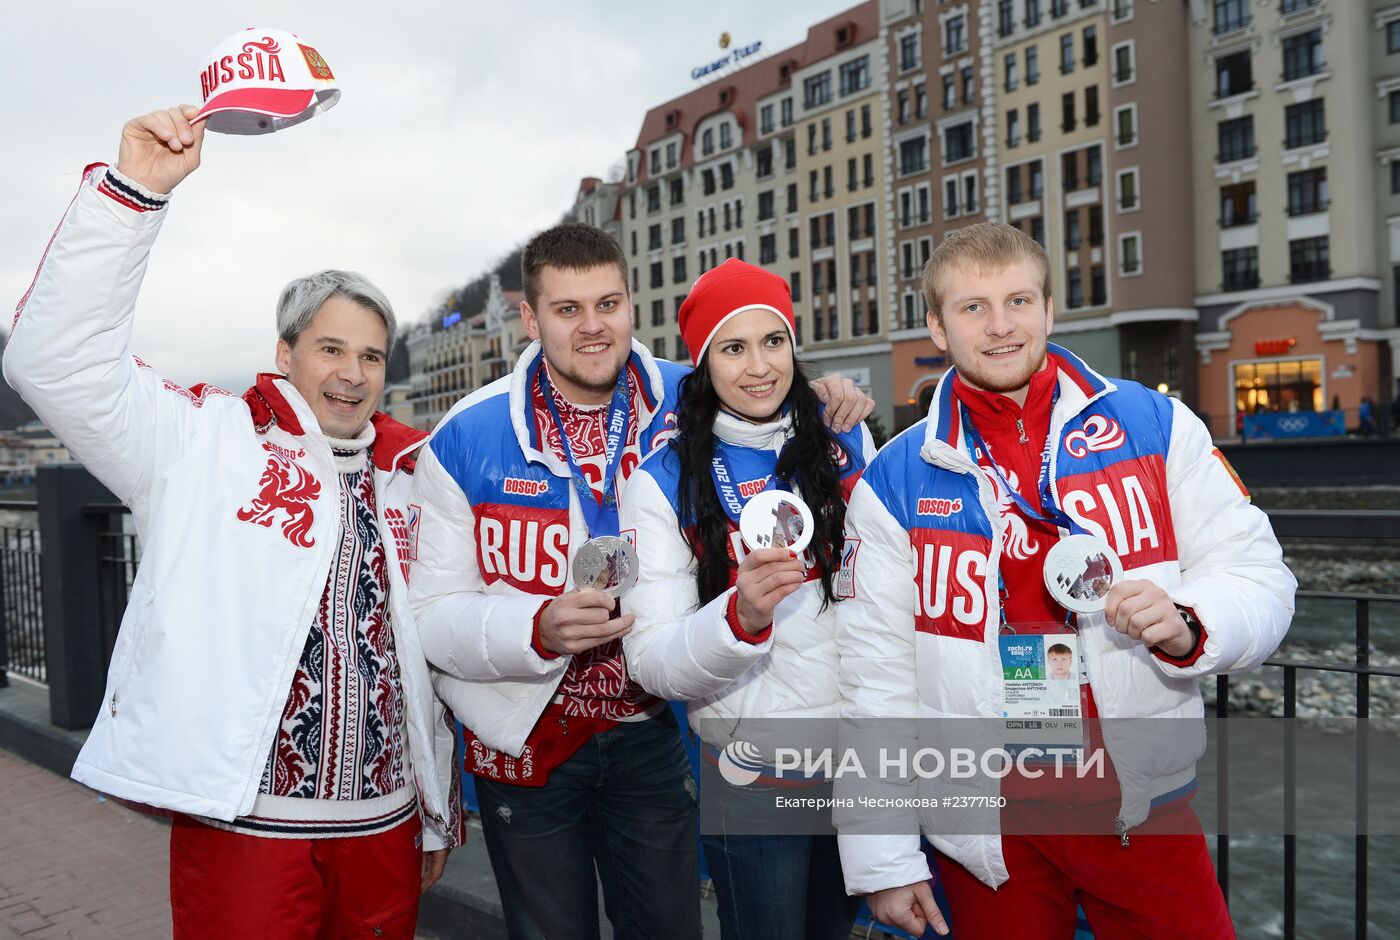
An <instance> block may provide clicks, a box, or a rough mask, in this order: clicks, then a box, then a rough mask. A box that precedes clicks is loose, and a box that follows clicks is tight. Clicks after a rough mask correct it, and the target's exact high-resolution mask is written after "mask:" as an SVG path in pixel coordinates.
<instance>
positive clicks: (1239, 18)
mask: <svg viewBox="0 0 1400 940" xmlns="http://www.w3.org/2000/svg"><path fill="white" fill-rule="evenodd" d="M1248 25H1249V4H1248V3H1247V2H1246V0H1215V34H1216V35H1217V36H1218V35H1220V34H1221V33H1228V32H1232V31H1234V30H1237V29H1243V28H1244V27H1245V26H1248Z"/></svg>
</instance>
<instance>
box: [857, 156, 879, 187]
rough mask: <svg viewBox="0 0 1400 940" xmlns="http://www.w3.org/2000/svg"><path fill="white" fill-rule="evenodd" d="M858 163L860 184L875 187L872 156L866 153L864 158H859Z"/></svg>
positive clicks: (873, 158) (873, 159)
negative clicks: (859, 164)
mask: <svg viewBox="0 0 1400 940" xmlns="http://www.w3.org/2000/svg"><path fill="white" fill-rule="evenodd" d="M860 163H861V182H862V183H863V184H864V185H866V186H874V185H875V157H874V156H873V155H871V154H868V153H867V154H865V155H864V156H862V157H861V158H860Z"/></svg>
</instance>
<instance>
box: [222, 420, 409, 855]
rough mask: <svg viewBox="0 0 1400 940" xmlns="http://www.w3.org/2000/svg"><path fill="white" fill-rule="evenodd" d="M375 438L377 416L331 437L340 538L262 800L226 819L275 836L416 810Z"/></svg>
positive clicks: (335, 831)
mask: <svg viewBox="0 0 1400 940" xmlns="http://www.w3.org/2000/svg"><path fill="white" fill-rule="evenodd" d="M373 441H374V427H373V426H372V425H371V426H368V427H366V428H365V431H364V433H363V434H361V435H360V437H358V438H356V439H355V440H349V441H345V440H335V439H330V444H331V447H332V450H333V452H334V454H335V460H336V466H337V470H338V471H339V474H340V481H339V482H340V530H339V542H338V545H337V548H336V551H335V555H334V558H333V560H332V562H331V568H330V575H329V577H328V578H327V580H326V585H325V588H324V590H323V591H322V594H321V602H320V604H318V605H317V608H316V616H315V619H314V621H313V622H312V623H311V625H310V629H309V631H308V633H307V638H306V645H305V646H304V648H303V649H302V653H301V660H300V662H299V663H298V664H297V671H296V675H295V676H294V678H293V679H292V686H291V689H290V690H289V692H288V695H287V704H286V706H285V707H284V708H283V710H282V721H281V725H280V726H279V728H278V731H277V739H276V742H275V744H274V745H273V749H272V753H271V754H269V755H268V762H267V766H266V768H265V770H264V771H263V779H262V786H261V788H260V790H259V795H258V798H257V801H256V802H255V803H254V806H253V811H252V813H250V814H249V815H247V816H244V817H241V818H239V819H237V820H234V822H232V823H228V824H224V825H225V826H226V827H228V828H232V829H234V830H237V831H240V832H247V833H249V834H252V835H259V836H268V837H273V838H279V837H280V838H302V839H306V838H330V837H335V836H348V835H370V834H373V833H375V832H382V831H386V830H388V829H390V828H392V827H394V826H396V825H398V824H399V823H401V822H403V821H405V820H407V819H408V818H410V817H411V816H412V815H413V813H414V812H415V807H416V799H415V793H414V789H413V787H412V785H411V784H410V782H409V781H411V779H412V775H411V773H410V768H409V767H408V763H409V760H408V755H407V751H406V748H405V744H406V737H405V732H404V720H405V712H404V703H403V689H402V686H401V684H400V678H399V663H398V657H397V655H396V653H395V650H394V637H393V631H392V629H391V627H390V623H389V617H388V606H387V603H386V602H387V597H388V590H389V577H388V573H387V570H386V568H385V566H386V564H387V563H388V559H387V556H386V553H385V550H384V545H383V543H382V542H381V541H380V535H379V526H378V523H377V517H376V513H375V495H374V470H373V466H372V464H371V461H370V447H371V445H372V443H373Z"/></svg>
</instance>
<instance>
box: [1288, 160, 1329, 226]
mask: <svg viewBox="0 0 1400 940" xmlns="http://www.w3.org/2000/svg"><path fill="white" fill-rule="evenodd" d="M1327 205H1328V202H1327V168H1326V167H1316V168H1314V169H1311V170H1303V171H1302V172H1300V173H1289V174H1288V214H1289V215H1309V214H1311V213H1313V212H1326V211H1327Z"/></svg>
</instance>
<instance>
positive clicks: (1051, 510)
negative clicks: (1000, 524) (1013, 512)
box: [958, 386, 1072, 529]
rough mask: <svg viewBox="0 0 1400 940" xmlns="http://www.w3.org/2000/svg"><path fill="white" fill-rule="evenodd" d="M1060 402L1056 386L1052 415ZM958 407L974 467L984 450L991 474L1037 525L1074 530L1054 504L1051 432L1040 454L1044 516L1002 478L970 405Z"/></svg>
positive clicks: (1058, 390) (1051, 401) (1062, 511)
mask: <svg viewBox="0 0 1400 940" xmlns="http://www.w3.org/2000/svg"><path fill="white" fill-rule="evenodd" d="M1059 400H1060V389H1059V386H1056V387H1055V394H1054V396H1053V397H1052V398H1051V399H1050V410H1051V412H1052V413H1053V412H1054V410H1055V403H1056V402H1058V401H1059ZM958 407H959V408H961V409H962V419H963V427H964V428H966V429H967V447H968V452H969V454H970V455H971V456H972V462H973V463H974V464H976V463H977V451H978V450H981V451H982V452H983V453H985V454H986V455H987V463H988V464H990V465H991V466H990V469H991V472H992V473H994V474H995V475H996V478H997V481H998V482H999V483H1001V485H1002V487H1004V488H1005V489H1006V491H1007V492H1008V493H1010V494H1011V498H1012V499H1013V500H1015V501H1016V505H1017V507H1018V508H1019V509H1020V510H1021V512H1023V513H1025V514H1026V515H1027V516H1028V517H1030V518H1031V519H1035V520H1036V521H1037V522H1046V523H1049V524H1051V525H1053V526H1056V527H1058V528H1061V529H1069V528H1071V527H1072V525H1071V523H1070V521H1069V517H1068V516H1067V515H1065V513H1064V510H1062V509H1060V507H1059V506H1058V505H1057V504H1056V503H1055V493H1054V490H1053V489H1052V488H1051V486H1050V452H1051V451H1052V450H1053V448H1054V442H1053V441H1052V440H1051V438H1050V435H1049V433H1047V434H1046V435H1045V449H1044V450H1043V451H1041V454H1040V479H1039V481H1038V484H1039V488H1040V505H1041V506H1042V507H1044V509H1045V512H1043V513H1041V512H1037V511H1036V510H1035V508H1034V507H1033V506H1031V504H1030V502H1029V501H1028V500H1027V499H1026V498H1025V497H1024V496H1022V495H1021V494H1020V493H1018V492H1016V489H1015V487H1013V486H1012V485H1011V484H1010V483H1008V482H1006V477H1004V476H1003V475H1002V472H1001V468H1000V467H998V466H997V462H996V458H995V457H993V456H992V451H991V448H989V447H988V446H987V445H986V443H985V442H984V441H983V440H982V435H981V434H979V433H978V432H977V425H975V424H973V423H972V415H971V414H970V413H968V410H967V406H966V405H963V404H961V403H959V405H958ZM978 466H979V467H980V466H981V465H980V464H978Z"/></svg>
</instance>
